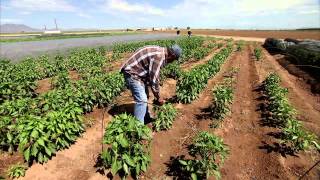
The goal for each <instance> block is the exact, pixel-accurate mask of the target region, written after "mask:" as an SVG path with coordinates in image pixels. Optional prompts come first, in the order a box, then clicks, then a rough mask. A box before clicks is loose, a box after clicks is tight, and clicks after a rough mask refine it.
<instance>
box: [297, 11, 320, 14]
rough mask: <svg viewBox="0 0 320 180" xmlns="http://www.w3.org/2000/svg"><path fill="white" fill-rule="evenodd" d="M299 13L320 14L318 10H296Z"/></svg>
mask: <svg viewBox="0 0 320 180" xmlns="http://www.w3.org/2000/svg"><path fill="white" fill-rule="evenodd" d="M298 13H299V14H320V11H319V10H307V11H305V10H302V11H299V12H298Z"/></svg>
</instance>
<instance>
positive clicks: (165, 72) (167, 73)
mask: <svg viewBox="0 0 320 180" xmlns="http://www.w3.org/2000/svg"><path fill="white" fill-rule="evenodd" d="M182 73H183V72H182V69H181V68H180V65H179V62H178V61H175V62H173V63H170V64H168V65H167V66H165V67H164V68H163V69H161V71H160V81H161V82H163V81H164V80H165V79H166V78H174V79H178V78H179V77H180V76H181V74H182Z"/></svg>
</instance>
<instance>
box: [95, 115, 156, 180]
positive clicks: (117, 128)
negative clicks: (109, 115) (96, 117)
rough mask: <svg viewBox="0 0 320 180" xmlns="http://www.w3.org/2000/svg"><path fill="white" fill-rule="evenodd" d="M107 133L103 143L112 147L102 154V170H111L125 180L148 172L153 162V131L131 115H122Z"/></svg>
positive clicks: (109, 126)
mask: <svg viewBox="0 0 320 180" xmlns="http://www.w3.org/2000/svg"><path fill="white" fill-rule="evenodd" d="M105 132H106V133H105V135H104V138H103V143H104V144H108V145H110V147H109V148H108V149H107V150H105V151H103V152H102V154H101V161H102V164H103V167H102V168H106V169H109V168H111V173H112V175H113V176H115V175H116V174H119V175H120V176H121V177H122V178H123V179H125V178H126V177H127V176H128V175H130V174H131V175H132V176H133V177H138V176H139V175H140V173H142V172H146V171H147V167H148V166H149V164H150V162H151V157H150V149H149V144H150V141H151V130H150V129H149V128H148V127H147V126H145V125H144V124H142V123H141V122H139V121H138V120H137V119H136V118H135V117H133V116H131V115H127V114H120V115H118V116H115V117H114V118H113V120H112V121H111V122H110V123H109V125H108V126H107V128H106V131H105Z"/></svg>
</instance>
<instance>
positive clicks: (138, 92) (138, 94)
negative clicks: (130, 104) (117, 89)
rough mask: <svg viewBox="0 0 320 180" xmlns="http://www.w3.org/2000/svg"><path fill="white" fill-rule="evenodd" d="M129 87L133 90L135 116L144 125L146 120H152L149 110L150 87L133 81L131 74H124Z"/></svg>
mask: <svg viewBox="0 0 320 180" xmlns="http://www.w3.org/2000/svg"><path fill="white" fill-rule="evenodd" d="M124 77H125V81H126V84H127V87H128V88H129V89H130V90H131V93H132V96H133V99H134V101H135V104H134V116H135V117H136V118H137V119H138V120H139V121H140V122H142V123H144V120H145V119H148V118H150V113H149V110H148V104H147V102H148V96H149V91H148V86H147V85H145V84H144V83H142V82H140V81H138V80H135V79H133V78H132V77H131V76H130V75H129V74H126V73H125V74H124Z"/></svg>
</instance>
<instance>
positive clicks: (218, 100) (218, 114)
mask: <svg viewBox="0 0 320 180" xmlns="http://www.w3.org/2000/svg"><path fill="white" fill-rule="evenodd" d="M232 100H233V89H232V87H230V86H227V85H219V86H217V87H216V88H215V89H214V90H213V108H212V115H213V117H214V118H215V119H219V120H221V119H223V118H224V117H225V115H227V114H228V113H229V112H230V104H231V103H232Z"/></svg>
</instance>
